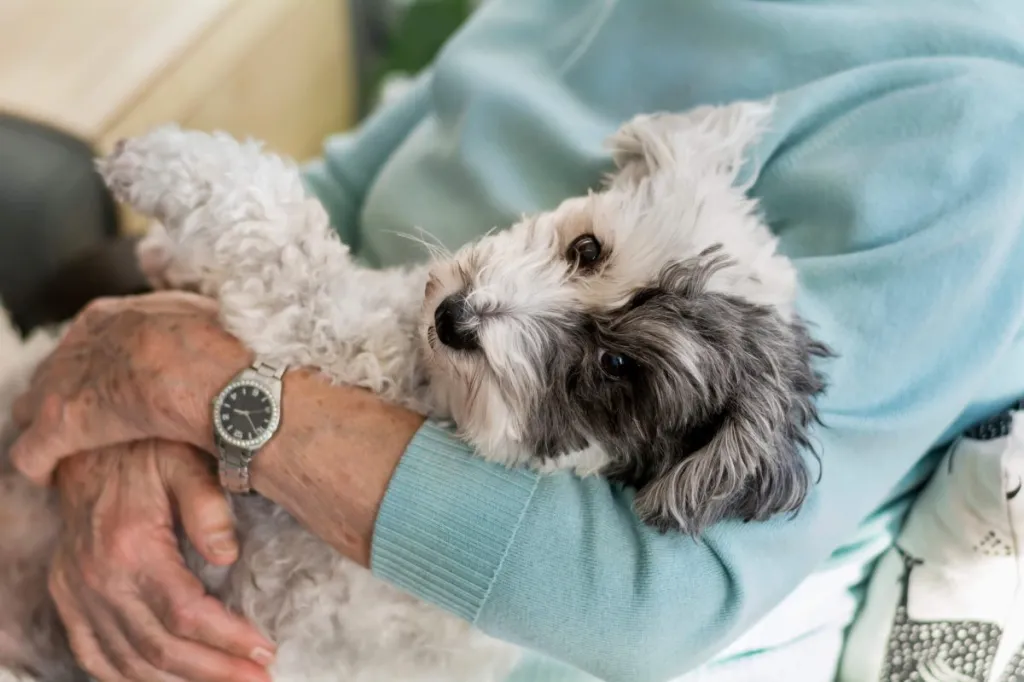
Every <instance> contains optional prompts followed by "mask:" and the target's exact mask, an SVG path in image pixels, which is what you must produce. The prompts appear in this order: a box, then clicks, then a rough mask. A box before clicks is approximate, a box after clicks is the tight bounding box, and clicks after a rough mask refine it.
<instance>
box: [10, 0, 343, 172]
mask: <svg viewBox="0 0 1024 682" xmlns="http://www.w3.org/2000/svg"><path fill="white" fill-rule="evenodd" d="M346 8H347V3H346V2H344V0H0V110H3V111H7V112H13V113H17V114H21V115H24V116H28V117H32V118H36V119H40V120H43V121H46V122H49V123H52V124H55V125H57V126H60V127H62V128H65V129H67V130H69V131H71V132H73V133H76V134H78V135H80V136H81V137H84V138H85V139H87V140H89V141H90V142H92V143H93V144H95V145H96V146H97V147H98V148H99V149H100V150H101V151H103V150H106V149H107V148H109V147H110V145H112V144H113V143H114V142H115V141H116V140H117V139H119V138H120V137H123V136H125V135H132V134H137V133H139V132H142V131H143V130H145V129H147V128H149V127H152V126H153V125H156V124H159V123H164V122H167V121H177V122H179V123H181V124H183V125H186V126H189V127H198V128H203V129H213V128H217V129H223V130H227V131H229V132H231V133H233V134H236V135H243V136H244V135H252V136H255V137H259V138H261V139H264V140H266V141H267V142H268V146H270V147H271V148H273V149H275V150H277V151H280V152H283V153H285V154H288V155H290V156H294V157H297V158H300V159H301V158H306V157H309V156H312V155H314V154H316V153H317V152H318V150H319V146H320V142H321V141H322V139H323V138H324V137H325V136H326V135H328V134H330V133H331V132H335V131H338V130H342V129H344V128H346V127H349V126H350V125H351V124H352V122H353V118H354V115H355V95H354V87H355V86H354V74H353V72H352V58H351V54H350V40H349V34H348V30H349V26H348V16H347V11H346Z"/></svg>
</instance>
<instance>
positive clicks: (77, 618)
mask: <svg viewBox="0 0 1024 682" xmlns="http://www.w3.org/2000/svg"><path fill="white" fill-rule="evenodd" d="M57 565H59V561H58V562H57ZM50 595H51V596H52V597H53V602H54V604H55V605H56V607H57V613H58V615H60V619H61V622H63V623H64V628H65V630H66V631H67V633H68V642H69V643H70V645H71V652H72V653H73V654H74V655H75V659H76V660H77V661H78V664H79V665H80V666H82V668H83V669H84V670H85V671H86V672H87V673H89V674H90V675H91V676H92V677H94V678H96V679H97V680H102V682H108V681H109V682H127V680H126V679H125V678H124V677H123V676H122V675H121V673H120V672H119V671H118V670H117V669H116V668H115V667H114V664H113V663H112V662H111V661H110V659H108V658H107V654H106V652H105V651H104V650H103V647H102V646H101V645H100V643H99V640H97V638H96V633H95V632H94V631H93V629H92V625H91V624H90V623H89V620H88V619H87V618H86V616H85V614H84V612H83V609H82V605H81V604H80V603H79V601H78V599H77V598H76V597H75V594H74V591H73V590H71V589H70V588H69V586H68V582H67V580H66V578H65V576H64V574H63V573H62V572H61V571H60V570H59V569H57V568H55V569H54V570H51V572H50Z"/></svg>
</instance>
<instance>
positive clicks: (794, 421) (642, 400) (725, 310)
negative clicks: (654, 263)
mask: <svg viewBox="0 0 1024 682" xmlns="http://www.w3.org/2000/svg"><path fill="white" fill-rule="evenodd" d="M727 263H728V261H727V259H726V258H725V257H724V256H723V255H722V254H721V253H720V252H719V251H718V250H717V249H713V250H709V251H707V252H705V253H703V254H701V255H700V256H698V257H695V258H693V259H691V260H688V261H684V262H682V263H678V264H674V265H670V266H667V267H666V268H665V269H664V270H663V271H662V272H661V274H660V276H658V277H656V278H655V279H654V280H653V281H652V283H651V286H650V287H649V288H645V289H641V290H639V291H637V292H636V294H635V295H634V297H633V299H632V300H631V301H630V303H629V304H627V305H626V306H623V307H620V308H617V309H615V310H611V311H607V312H601V311H595V312H593V313H591V314H587V315H579V316H576V317H574V318H572V319H569V320H563V321H561V322H560V323H559V322H554V321H552V322H550V323H549V324H548V325H547V327H546V329H545V330H544V331H543V332H542V335H543V336H544V337H546V338H548V339H550V342H548V343H546V344H545V345H544V347H543V349H544V350H543V352H544V354H545V357H544V358H543V359H539V360H538V361H539V362H540V363H541V364H542V365H543V366H544V367H545V376H544V381H545V383H546V384H547V385H548V386H549V387H550V390H549V391H548V392H547V393H546V394H545V395H544V396H543V397H542V398H541V399H540V400H539V401H538V402H537V403H536V404H535V405H534V406H533V410H532V411H531V414H530V417H529V419H528V422H527V423H528V434H529V437H528V439H529V446H528V449H529V450H530V451H532V452H536V453H537V456H538V457H542V458H550V457H556V456H559V455H561V454H563V453H566V452H572V451H576V450H582V449H584V448H586V447H587V446H589V445H594V444H599V445H600V447H601V448H602V449H603V450H604V451H606V452H607V453H609V456H610V457H612V460H611V461H610V462H609V463H608V464H607V465H606V466H605V468H604V469H603V470H602V472H601V473H602V474H604V475H606V476H607V477H608V478H610V479H612V480H616V481H621V482H623V483H626V484H628V485H631V486H635V487H636V488H637V490H638V493H637V497H636V508H637V511H638V513H639V514H640V515H641V517H642V518H643V520H644V521H645V522H647V523H649V524H651V525H654V526H656V527H658V528H660V529H665V530H667V529H678V530H681V531H683V532H686V533H690V534H698V533H700V532H701V531H702V530H704V529H705V528H707V527H708V526H709V525H711V524H713V523H715V522H716V521H719V520H721V519H726V518H739V519H743V520H746V521H750V520H761V519H765V518H768V517H770V516H773V515H775V514H777V513H782V512H791V511H795V510H796V509H798V508H799V506H800V505H801V503H802V502H803V500H804V498H805V497H806V494H807V489H808V485H809V479H810V475H809V473H808V466H807V462H806V460H805V458H804V453H803V452H802V450H803V449H804V448H809V446H810V442H809V438H808V428H809V427H810V426H811V425H812V423H813V422H814V421H815V420H816V419H817V412H816V409H815V406H814V402H813V399H814V397H815V396H817V395H818V394H820V393H821V392H822V391H823V390H824V387H825V382H824V379H823V377H822V376H821V374H820V373H819V372H818V371H816V370H815V369H814V367H813V361H814V359H815V358H819V357H825V356H827V355H828V354H829V353H828V349H827V348H826V347H825V346H824V345H823V344H821V343H818V342H816V341H814V340H813V339H811V337H810V336H809V335H808V333H807V330H806V328H805V326H804V325H803V323H802V322H801V321H800V320H798V319H796V320H794V321H791V322H786V321H784V320H783V319H782V318H781V317H780V316H779V315H778V314H777V313H776V312H775V311H774V310H772V309H771V308H768V307H766V306H760V305H756V304H752V303H749V302H747V301H744V300H743V299H740V298H737V297H734V296H730V295H727V294H721V293H716V292H711V291H707V289H706V285H707V282H708V280H709V278H710V277H711V275H713V274H714V273H715V272H716V271H717V270H719V269H721V268H723V267H725V266H726V265H727ZM601 352H615V353H620V354H622V355H624V356H626V357H628V358H630V359H631V360H632V361H633V365H634V366H633V369H632V370H631V371H630V372H628V373H627V374H626V376H624V377H622V378H611V377H609V376H608V375H607V374H606V373H605V372H604V371H603V370H602V369H601V367H600V364H599V355H600V353H601ZM695 353H696V355H695Z"/></svg>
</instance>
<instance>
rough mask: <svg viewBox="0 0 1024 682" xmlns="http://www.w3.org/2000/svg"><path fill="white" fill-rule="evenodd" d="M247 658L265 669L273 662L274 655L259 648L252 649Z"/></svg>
mask: <svg viewBox="0 0 1024 682" xmlns="http://www.w3.org/2000/svg"><path fill="white" fill-rule="evenodd" d="M249 657H250V658H251V659H252V660H254V661H256V662H257V663H259V664H260V665H262V666H263V667H266V666H268V665H270V664H271V663H273V662H274V654H272V653H270V652H269V651H267V650H266V649H263V648H260V647H257V648H255V649H253V650H252V653H251V654H249Z"/></svg>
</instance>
